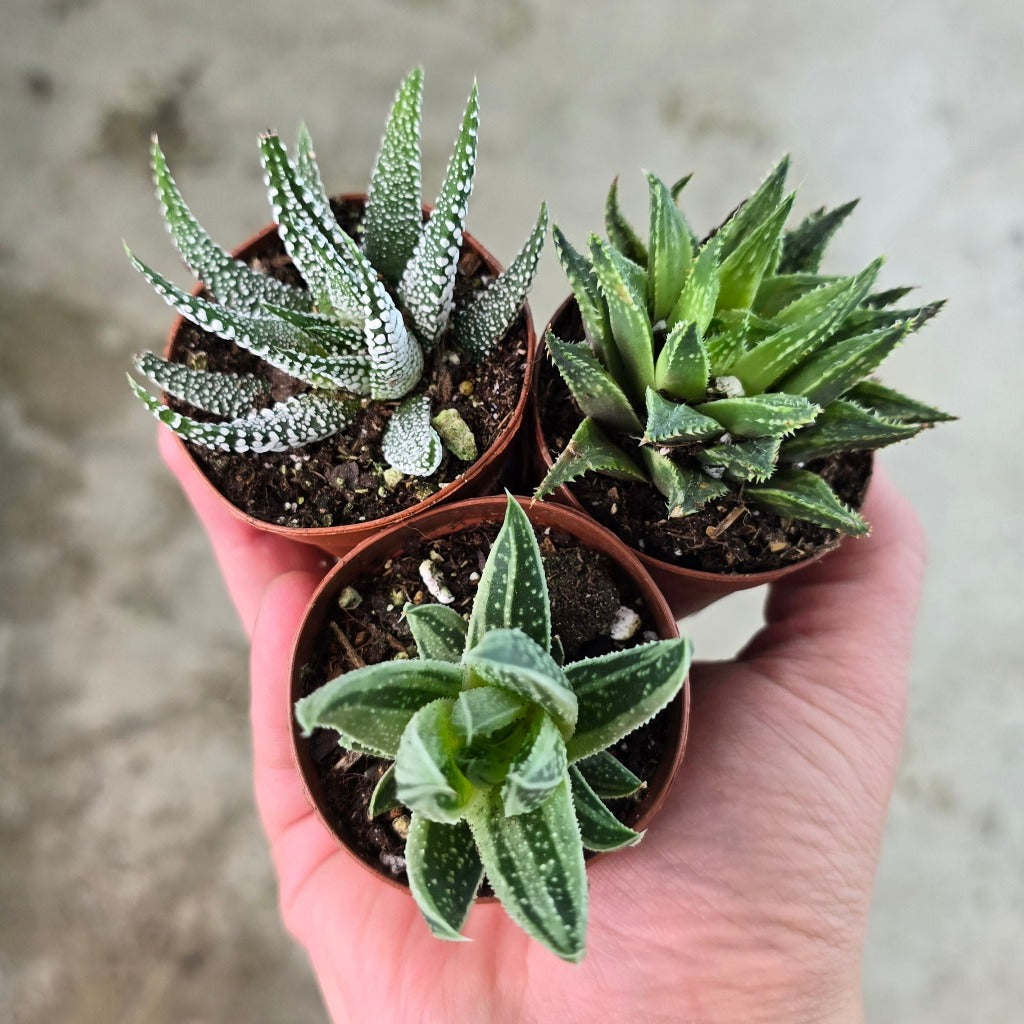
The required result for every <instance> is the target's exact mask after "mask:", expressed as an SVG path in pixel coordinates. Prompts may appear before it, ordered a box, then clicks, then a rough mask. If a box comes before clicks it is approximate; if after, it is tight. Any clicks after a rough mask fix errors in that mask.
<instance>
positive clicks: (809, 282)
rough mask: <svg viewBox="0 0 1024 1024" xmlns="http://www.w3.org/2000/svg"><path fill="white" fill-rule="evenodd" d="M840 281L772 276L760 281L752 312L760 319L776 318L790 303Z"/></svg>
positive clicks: (805, 275)
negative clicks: (823, 286)
mask: <svg viewBox="0 0 1024 1024" xmlns="http://www.w3.org/2000/svg"><path fill="white" fill-rule="evenodd" d="M838 280H840V279H839V278H836V277H822V276H821V275H820V274H772V275H771V276H769V277H765V278H763V279H762V280H761V287H760V288H758V289H757V295H756V297H755V298H754V304H753V307H752V308H753V310H754V312H755V313H756V314H757V315H758V316H761V317H765V318H769V319H770V318H771V317H774V316H777V315H778V314H779V313H781V312H782V310H784V309H785V308H786V307H787V306H789V305H790V304H791V303H793V302H796V300H797V299H800V298H803V297H804V296H805V295H808V294H810V293H811V292H813V291H814V290H815V289H817V288H820V287H821V286H822V285H825V284H832V283H834V282H836V281H838Z"/></svg>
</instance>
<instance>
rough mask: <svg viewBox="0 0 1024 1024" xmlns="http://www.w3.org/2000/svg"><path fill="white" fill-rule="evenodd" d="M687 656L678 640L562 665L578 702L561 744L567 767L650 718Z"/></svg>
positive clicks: (686, 646) (682, 673)
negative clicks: (567, 736) (571, 729)
mask: <svg viewBox="0 0 1024 1024" xmlns="http://www.w3.org/2000/svg"><path fill="white" fill-rule="evenodd" d="M691 655H692V649H691V645H690V641H689V640H687V639H685V638H679V639H675V640H658V641H656V642H655V643H650V644H643V645H642V646H640V647H631V648H630V649H629V650H626V651H614V652H612V653H611V654H604V655H601V657H598V658H585V659H584V660H582V661H575V662H573V663H572V664H571V665H567V666H566V669H565V672H566V676H567V677H568V679H569V685H570V686H571V687H572V688H573V691H574V692H575V694H576V698H577V700H578V701H579V717H578V718H577V720H576V731H575V733H573V735H572V736H571V737H570V739H569V740H568V742H567V743H566V749H567V752H568V755H569V761H570V763H573V762H576V761H579V760H581V759H582V758H585V757H590V756H591V755H592V754H596V753H598V752H599V751H602V750H604V749H606V748H607V747H609V746H611V744H613V743H616V742H618V741H619V740H620V739H622V737H623V736H627V735H629V733H631V732H633V730H634V729H638V728H639V727H640V726H641V725H643V724H644V722H647V721H649V720H650V719H651V718H653V717H654V715H656V714H657V713H658V712H659V711H660V710H661V709H662V708H663V707H665V706H666V705H667V704H668V703H669V701H671V700H672V698H673V697H675V695H676V694H677V693H678V692H679V691H680V689H681V688H682V686H683V682H684V680H685V679H686V673H687V672H688V671H689V668H690V658H691Z"/></svg>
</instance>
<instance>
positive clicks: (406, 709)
mask: <svg viewBox="0 0 1024 1024" xmlns="http://www.w3.org/2000/svg"><path fill="white" fill-rule="evenodd" d="M462 679H463V671H462V669H461V668H460V667H459V666H457V665H452V664H450V663H449V662H446V661H427V660H404V661H385V662H381V663H380V664H379V665H367V666H366V667H365V668H359V669H356V670H355V671H353V672H346V673H345V674H344V675H343V676H339V677H338V678H337V679H332V680H331V681H330V682H329V683H325V684H324V685H323V686H321V687H320V688H319V689H318V690H314V691H313V692H312V693H311V694H309V696H308V697H303V698H302V699H301V700H299V701H296V703H295V718H296V720H297V721H298V723H299V725H300V726H302V730H303V732H304V733H305V734H306V735H309V733H310V732H312V730H313V729H315V728H317V727H322V728H325V729H337V730H338V731H339V732H341V733H343V734H344V735H345V736H349V737H351V738H353V739H355V740H356V742H357V743H360V744H361V745H363V746H365V747H367V748H369V749H372V750H376V751H380V752H381V753H382V754H383V755H384V756H385V757H392V758H393V757H394V756H395V753H396V752H397V750H398V742H399V740H400V739H401V736H402V731H403V730H404V729H405V727H406V726H407V725H408V724H409V720H410V719H411V718H412V716H413V715H414V714H415V713H416V712H417V711H419V709H420V708H422V707H425V706H426V705H427V704H429V703H431V702H432V701H435V700H438V699H441V698H446V697H447V698H452V699H454V698H455V697H456V696H457V695H458V693H459V691H460V690H461V689H462Z"/></svg>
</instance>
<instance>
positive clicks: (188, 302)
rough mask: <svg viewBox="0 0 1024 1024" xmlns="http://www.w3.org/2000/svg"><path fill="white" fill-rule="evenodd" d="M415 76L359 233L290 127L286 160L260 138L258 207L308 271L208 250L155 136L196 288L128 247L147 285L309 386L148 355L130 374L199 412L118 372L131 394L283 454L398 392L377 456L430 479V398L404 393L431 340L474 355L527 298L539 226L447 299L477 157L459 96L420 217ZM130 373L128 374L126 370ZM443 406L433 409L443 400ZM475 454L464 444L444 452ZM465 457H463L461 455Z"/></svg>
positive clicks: (391, 122) (189, 432)
mask: <svg viewBox="0 0 1024 1024" xmlns="http://www.w3.org/2000/svg"><path fill="white" fill-rule="evenodd" d="M422 85H423V73H422V71H421V70H420V69H418V68H417V69H416V70H414V71H413V72H412V73H411V74H410V75H409V76H408V78H407V79H406V80H405V82H404V83H403V84H402V87H401V88H400V89H399V91H398V95H397V97H396V99H395V102H394V106H393V107H392V110H391V115H390V117H389V119H388V123H387V127H386V129H385V132H384V137H383V140H382V142H381V148H380V152H379V154H378V156H377V161H376V164H375V167H374V170H373V174H372V179H371V182H370V192H369V198H368V200H367V204H366V210H365V215H364V218H363V222H362V233H361V238H360V239H359V240H357V239H355V238H353V237H351V236H350V235H349V234H348V233H346V232H345V231H344V230H343V229H342V228H341V226H340V225H339V224H338V222H337V219H336V218H335V216H334V214H333V212H332V210H331V204H330V200H329V199H328V196H327V193H326V191H325V189H324V186H323V181H322V179H321V176H320V170H319V167H318V166H317V162H316V158H315V156H314V152H313V143H312V140H311V139H310V136H309V132H308V131H307V130H306V128H305V127H304V126H303V127H302V128H301V129H300V131H299V139H298V144H297V147H296V151H295V155H294V157H292V156H290V155H289V154H288V152H287V150H286V149H285V147H284V146H283V145H282V143H281V140H280V139H279V138H278V136H277V135H276V134H274V133H272V132H270V133H267V134H266V135H264V136H263V137H262V138H261V139H260V154H261V158H262V163H263V172H264V180H265V181H266V185H267V190H268V195H269V198H270V204H271V207H272V208H273V211H274V220H275V222H276V224H277V227H278V234H279V235H280V238H281V241H282V243H283V245H284V248H285V251H286V252H287V254H288V256H289V257H290V258H291V261H292V263H293V264H294V265H295V267H296V269H297V270H298V272H299V273H300V275H301V276H302V278H303V280H304V281H305V283H306V288H298V287H293V286H290V285H288V284H285V283H283V282H281V281H278V280H275V279H273V278H271V277H267V276H265V275H263V274H261V273H259V272H257V271H255V270H253V269H252V268H250V267H248V266H246V265H245V264H244V263H242V262H240V261H238V260H235V259H234V258H233V257H232V256H230V255H229V254H228V253H227V252H225V251H224V250H223V249H221V248H220V247H219V246H218V245H217V244H216V243H215V242H214V241H213V240H212V239H211V238H210V236H209V235H208V234H207V233H206V232H205V231H204V230H203V228H202V227H200V225H199V224H198V223H197V222H196V220H195V218H194V217H193V216H192V213H191V212H190V210H189V208H188V206H186V204H185V201H184V200H183V199H182V196H181V193H180V192H179V190H178V187H177V185H176V184H175V182H174V179H173V178H172V177H171V174H170V171H169V170H168V168H167V162H166V160H165V158H164V154H163V152H162V151H161V149H160V146H159V144H158V142H157V141H156V139H155V138H154V140H153V146H152V165H153V175H154V179H155V181H156V189H157V196H158V198H159V200H160V204H161V207H162V209H163V213H164V219H165V221H166V224H167V228H168V230H169V231H170V234H171V238H172V239H173V240H174V244H175V245H176V246H177V248H178V251H179V252H180V253H181V256H182V258H183V259H184V261H185V263H186V264H187V265H188V266H189V267H190V268H191V270H192V271H193V272H194V274H195V276H196V277H197V278H198V279H199V280H200V281H201V282H202V283H203V284H204V286H205V288H206V291H207V292H208V293H209V296H210V297H209V298H207V297H205V296H195V295H191V294H189V293H188V292H186V291H183V290H182V289H180V288H177V287H176V286H175V285H173V284H172V283H171V282H170V281H168V280H167V279H166V278H164V277H162V276H161V275H160V274H158V273H157V272H156V271H155V270H153V269H152V268H150V267H149V266H147V265H146V264H145V263H143V262H142V261H141V260H139V259H137V258H136V257H135V256H134V255H132V254H131V253H129V258H130V259H131V262H132V265H133V266H134V267H135V268H136V269H137V270H138V271H139V272H140V273H141V274H142V275H143V276H144V277H145V278H146V279H147V280H148V281H149V283H150V285H151V286H152V287H153V289H154V291H156V293H157V294H158V295H160V296H161V298H163V299H164V300H165V301H166V302H167V303H168V304H169V305H170V306H171V307H172V308H174V309H175V310H176V311H177V312H178V313H180V314H181V315H182V316H183V317H185V319H187V320H189V321H191V322H192V323H194V324H196V325H197V326H198V327H200V328H202V329H203V330H205V331H208V332H211V333H213V334H215V335H217V336H218V337H221V338H224V339H226V340H228V341H230V342H232V343H233V344H235V345H237V346H238V347H239V348H241V349H244V350H245V351H247V352H250V353H252V354H253V355H255V356H258V357H259V358H260V359H262V360H263V361H264V362H266V363H267V364H268V365H269V366H271V367H273V368H275V369H277V370H280V371H283V372H284V373H286V374H288V375H290V376H291V377H294V378H295V379H296V380H297V381H300V382H303V383H304V384H305V385H307V388H306V389H305V390H303V391H301V393H299V394H296V395H294V396H293V397H291V398H289V399H288V400H287V401H285V402H278V403H273V402H272V400H271V399H270V397H269V387H265V386H261V385H260V384H259V382H258V381H256V380H255V379H253V378H250V377H240V376H236V375H232V374H223V373H219V374H218V373H213V372H207V371H205V370H200V369H192V368H183V367H182V366H180V365H178V364H176V363H171V362H168V361H166V360H163V359H160V358H159V357H157V356H154V355H152V354H151V353H147V354H145V355H143V356H140V357H139V358H138V359H137V360H136V362H135V369H136V371H137V372H138V374H139V375H140V376H141V377H143V378H145V379H146V380H148V381H149V382H151V383H152V384H154V385H156V386H157V387H159V388H161V389H162V390H163V391H165V392H166V393H167V394H169V395H172V396H174V397H176V398H178V399H180V400H182V401H184V402H187V403H188V404H189V405H190V406H192V407H193V408H194V409H196V410H198V411H200V412H203V413H207V414H211V415H212V416H215V417H220V419H219V420H216V421H214V422H208V421H205V420H202V419H197V418H195V417H192V416H188V415H185V414H183V413H180V412H177V411H175V410H172V409H170V408H168V407H167V406H166V405H163V404H162V403H161V402H160V401H158V400H157V399H155V398H153V397H152V396H151V395H149V394H148V393H147V392H146V391H145V390H144V389H143V388H142V387H141V386H140V385H139V384H138V383H137V382H135V381H134V380H132V386H133V389H134V390H135V393H136V394H137V395H138V397H139V398H140V399H141V400H142V401H143V403H144V404H145V405H146V406H147V407H148V408H149V409H150V410H151V411H152V412H153V413H154V415H156V416H157V417H158V418H159V419H160V420H162V421H163V422H164V423H166V424H167V425H168V426H169V427H170V428H171V429H172V430H174V431H175V433H177V434H178V435H179V436H180V437H182V438H184V439H185V440H188V441H192V442H194V443H196V444H200V445H204V446H206V447H208V448H215V449H220V450H222V451H231V452H266V451H284V450H287V449H290V448H296V447H300V446H302V445H305V444H309V443H311V442H313V441H319V440H322V439H323V438H326V437H330V436H331V435H333V434H335V433H337V432H338V431H340V430H343V429H344V428H345V426H347V425H348V423H350V422H351V420H352V417H353V415H354V413H355V410H356V409H357V402H358V399H359V398H370V399H372V400H378V401H386V402H394V403H396V404H395V405H394V406H393V408H392V411H391V414H390V421H389V424H388V428H387V432H386V434H385V437H384V439H383V443H382V451H381V454H382V457H383V460H384V461H385V462H386V463H387V464H388V465H389V466H391V467H392V468H394V469H397V470H399V471H400V472H402V473H407V474H409V475H412V476H429V475H430V474H431V473H433V472H434V471H435V470H436V469H437V467H438V465H439V463H440V461H441V457H442V444H443V443H444V437H443V436H439V434H438V432H437V431H436V430H435V429H434V427H433V425H432V418H433V410H432V409H431V407H430V401H429V399H427V398H426V397H425V396H423V395H422V394H415V393H414V392H416V391H417V389H419V388H420V384H421V380H422V378H423V375H424V368H425V367H426V366H427V365H429V363H430V360H431V356H432V353H433V352H434V350H435V349H436V348H437V347H438V345H440V344H441V343H442V342H443V343H445V344H447V345H450V346H452V347H453V348H456V349H458V350H459V351H461V352H462V353H464V354H465V355H466V356H467V357H469V358H471V359H482V358H485V357H486V356H488V355H489V354H490V353H491V352H492V351H494V349H495V347H496V346H497V345H498V343H499V342H500V341H501V339H502V338H503V337H504V336H505V335H506V333H507V332H508V330H509V328H510V327H511V325H512V322H513V320H514V319H515V317H516V316H517V314H518V313H519V310H520V309H521V308H522V306H523V303H524V302H525V300H526V294H527V292H528V290H529V288H530V285H531V284H532V281H533V277H534V274H535V273H536V269H537V263H538V260H539V258H540V251H541V249H542V247H543V244H544V237H545V232H546V228H547V210H546V208H545V207H543V206H542V207H541V211H540V215H539V217H538V218H537V222H536V224H535V225H534V227H533V230H532V231H531V233H530V236H529V238H528V239H527V241H526V244H525V245H524V246H523V248H522V249H521V250H520V252H519V253H518V255H517V256H516V257H515V259H514V260H513V262H512V264H511V266H510V267H509V268H508V269H507V270H506V271H505V272H504V273H502V274H500V275H498V276H497V277H496V278H495V279H494V280H492V281H490V282H489V283H487V284H486V285H485V287H483V288H482V289H480V290H478V291H476V292H475V293H474V294H473V295H472V296H470V297H468V298H467V299H465V300H463V301H462V302H461V303H456V302H455V298H454V287H455V278H456V269H457V266H458V260H459V252H460V247H461V245H462V239H463V234H464V231H465V221H466V211H467V203H468V200H469V195H470V192H471V191H472V189H473V174H474V169H475V165H476V151H477V130H478V127H479V107H478V102H477V91H476V86H475V85H474V86H473V90H472V92H471V93H470V97H469V101H468V103H467V105H466V110H465V113H464V115H463V119H462V123H461V125H460V128H459V133H458V136H457V138H456V141H455V148H454V151H453V154H452V158H451V160H450V162H449V164H448V170H447V173H446V175H445V178H444V182H443V183H442V185H441V191H440V194H439V195H438V198H437V204H436V206H435V208H434V210H433V212H432V213H431V215H430V216H429V217H428V218H426V220H425V221H424V218H423V213H422V207H421V201H420V193H421V182H420V107H421V96H422ZM129 379H130V380H131V378H129ZM441 412H444V410H441ZM467 452H469V453H471V454H472V453H474V452H475V446H468V445H466V444H462V445H461V446H460V447H459V451H458V452H456V455H457V456H459V457H463V456H464V455H465V454H466V453H467ZM474 457H475V455H474Z"/></svg>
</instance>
